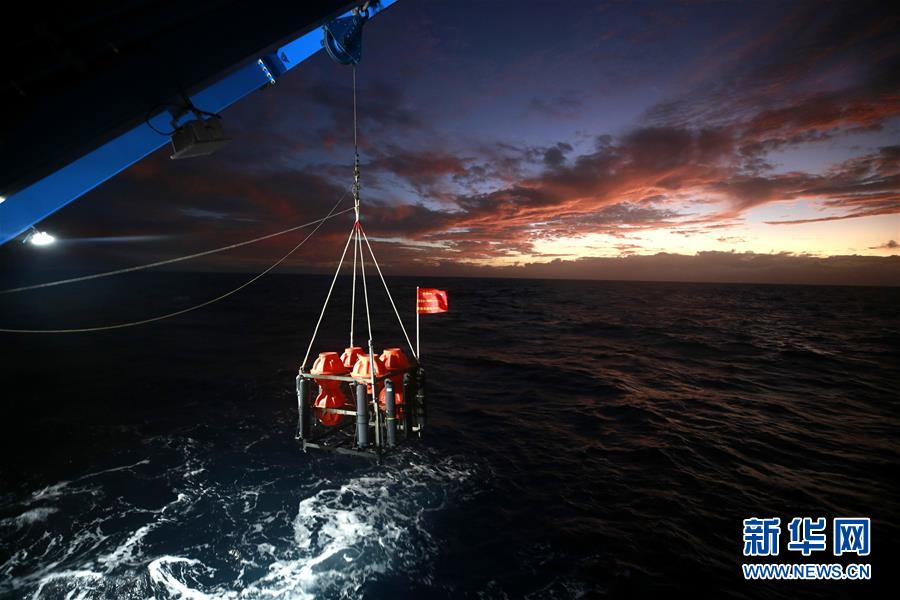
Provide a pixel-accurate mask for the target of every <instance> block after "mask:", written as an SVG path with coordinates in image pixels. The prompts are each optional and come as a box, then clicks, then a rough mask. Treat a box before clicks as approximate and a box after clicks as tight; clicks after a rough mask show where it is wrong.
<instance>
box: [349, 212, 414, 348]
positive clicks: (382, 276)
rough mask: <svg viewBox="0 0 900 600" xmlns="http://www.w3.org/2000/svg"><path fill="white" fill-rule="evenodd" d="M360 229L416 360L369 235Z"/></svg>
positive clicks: (407, 343)
mask: <svg viewBox="0 0 900 600" xmlns="http://www.w3.org/2000/svg"><path fill="white" fill-rule="evenodd" d="M360 231H362V236H363V239H364V240H365V241H366V246H368V247H369V254H371V255H372V262H373V263H375V269H376V270H377V271H378V276H379V277H381V283H382V284H383V285H384V291H386V292H387V296H388V300H390V301H391V306H392V307H394V314H395V315H397V322H398V323H400V329H401V330H402V331H403V337H405V338H406V345H407V346H409V351H410V353H412V355H413V357H415V359H416V360H417V361H418V360H419V355H418V354H417V353H416V351H415V350H413V345H412V342H411V341H410V339H409V334H407V333H406V327H405V326H404V325H403V319H401V318H400V312H399V311H398V310H397V305H396V304H395V303H394V297H393V296H391V290H390V289H388V284H387V281H385V280H384V275H383V274H382V273H381V267H380V266H378V260H377V259H376V258H375V253H374V252H373V251H372V245H371V244H370V243H369V236H367V235H366V232H365V231H363V230H362V227H360Z"/></svg>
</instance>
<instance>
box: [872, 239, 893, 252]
mask: <svg viewBox="0 0 900 600" xmlns="http://www.w3.org/2000/svg"><path fill="white" fill-rule="evenodd" d="M897 248H900V244H898V243H897V241H896V240H888V241H886V242H885V243H883V244H881V245H880V246H869V250H896V249H897Z"/></svg>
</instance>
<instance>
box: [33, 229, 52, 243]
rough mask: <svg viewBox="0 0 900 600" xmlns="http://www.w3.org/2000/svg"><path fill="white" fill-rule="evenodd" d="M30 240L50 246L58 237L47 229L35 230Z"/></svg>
mask: <svg viewBox="0 0 900 600" xmlns="http://www.w3.org/2000/svg"><path fill="white" fill-rule="evenodd" d="M29 241H30V242H31V243H32V244H34V245H35V246H49V245H50V244H52V243H53V242H55V241H56V238H55V237H53V236H52V235H50V234H49V233H47V232H46V231H35V232H34V233H33V234H32V235H31V238H30V239H29Z"/></svg>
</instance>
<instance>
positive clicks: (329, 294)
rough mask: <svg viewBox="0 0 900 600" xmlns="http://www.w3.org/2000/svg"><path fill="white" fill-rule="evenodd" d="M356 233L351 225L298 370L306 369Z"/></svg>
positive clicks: (354, 226)
mask: <svg viewBox="0 0 900 600" xmlns="http://www.w3.org/2000/svg"><path fill="white" fill-rule="evenodd" d="M355 231H356V224H355V223H354V224H353V227H352V228H351V229H350V236H349V237H348V238H347V243H346V244H344V251H343V252H342V253H341V262H339V263H338V266H337V269H336V270H335V271H334V279H332V280H331V286H330V287H329V288H328V295H327V296H325V304H323V305H322V312H320V313H319V320H318V321H316V328H315V329H314V330H313V334H312V339H310V340H309V347H307V349H306V355H305V356H304V357H303V364H301V365H300V370H301V371H302V370H303V369H305V368H306V361H308V360H309V353H310V352H312V347H313V344H314V343H315V341H316V335H318V333H319V325H321V324H322V317H324V316H325V309H326V308H328V301H329V300H330V299H331V292H332V290H334V282H335V281H337V278H338V274H339V273H340V272H341V267H342V266H343V264H344V257H345V256H347V248H348V247H349V246H350V240H352V239H353V234H354V233H355Z"/></svg>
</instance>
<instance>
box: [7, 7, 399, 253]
mask: <svg viewBox="0 0 900 600" xmlns="http://www.w3.org/2000/svg"><path fill="white" fill-rule="evenodd" d="M395 2H396V0H382V2H381V3H380V6H379V8H378V11H377V12H381V11H382V10H384V9H385V8H387V7H389V6H390V5H392V4H394V3H395ZM372 12H374V11H373V9H371V8H370V14H372ZM348 14H349V13H348ZM321 42H322V31H321V29H315V30H313V31H310V32H309V33H307V34H305V35H302V36H300V37H299V38H297V39H296V40H294V41H292V42H289V43H287V44H285V45H284V46H282V47H280V48H279V49H278V50H277V51H275V52H273V53H271V54H268V55H266V56H260V57H259V58H258V60H256V61H255V62H251V63H250V64H248V65H247V66H245V67H243V68H241V69H239V70H237V71H235V72H233V73H231V74H229V75H227V76H226V77H223V78H222V79H220V80H219V81H217V82H215V83H213V84H211V85H210V86H208V87H206V88H205V89H203V90H200V91H198V92H196V93H195V94H193V95H192V96H191V102H193V103H194V105H195V106H197V107H199V108H202V109H203V110H206V111H210V112H219V111H222V110H224V109H225V108H227V107H229V106H231V105H232V104H234V103H235V102H237V101H238V100H240V99H241V98H243V97H244V96H247V95H248V94H250V93H251V92H253V91H255V90H258V89H260V88H262V87H264V86H266V85H271V84H274V83H275V82H276V81H277V80H278V78H279V77H281V76H282V75H284V74H285V73H286V72H288V71H289V70H291V69H293V68H294V67H296V66H298V65H299V64H300V63H302V62H303V61H304V60H306V59H307V58H309V57H311V56H313V55H314V54H315V53H316V52H318V51H319V50H321V49H322V43H321ZM190 118H192V115H191V114H187V115H183V116H181V118H180V120H179V121H178V122H179V124H180V123H183V122H184V121H186V120H188V119H190ZM149 121H150V124H152V125H153V127H155V128H156V129H158V130H161V131H167V130H169V129H171V121H172V115H171V114H170V113H169V112H167V111H163V112H161V113H159V114H157V115H155V116H153V117H152V118H150V119H149ZM168 143H169V138H168V137H165V136H162V135H160V134H159V133H157V132H156V131H153V129H152V128H151V127H150V126H149V125H147V124H146V123H142V124H140V125H138V126H137V127H135V128H133V129H131V130H129V131H127V132H125V133H124V134H122V135H120V136H118V137H117V138H115V139H113V140H111V141H109V142H107V143H106V144H103V145H102V146H100V147H99V148H97V149H96V150H94V151H92V152H89V153H88V154H85V155H84V156H82V157H81V158H79V159H77V160H75V161H73V162H71V163H69V164H68V165H66V166H65V167H63V168H61V169H59V170H58V171H56V172H54V173H52V174H50V175H48V176H47V177H44V178H43V179H41V180H39V181H37V182H35V183H33V184H32V185H30V186H28V187H26V188H23V189H21V190H19V191H18V192H16V193H15V194H13V195H11V196H10V197H8V198H4V197H2V196H0V244H3V243H5V242H7V241H9V240H11V239H13V238H16V237H18V236H19V235H21V234H22V233H24V232H26V231H28V230H29V229H30V228H31V227H32V226H33V225H35V224H36V223H39V222H40V221H42V220H43V219H45V218H47V217H48V216H50V215H52V214H53V213H55V212H56V211H57V210H59V209H60V208H62V207H63V206H66V205H67V204H69V203H70V202H72V201H73V200H76V199H77V198H79V197H80V196H82V195H84V194H86V193H87V192H89V191H90V190H92V189H94V188H95V187H97V186H98V185H100V184H102V183H103V182H105V181H106V180H108V179H110V178H111V177H113V176H114V175H116V174H118V173H120V172H121V171H123V170H125V169H127V168H128V167H130V166H131V165H133V164H134V163H136V162H137V161H139V160H141V159H142V158H144V157H146V156H147V155H148V154H151V153H152V152H154V151H156V150H158V149H159V148H161V147H162V146H164V145H166V144H168ZM192 160H202V159H192Z"/></svg>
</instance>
